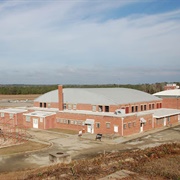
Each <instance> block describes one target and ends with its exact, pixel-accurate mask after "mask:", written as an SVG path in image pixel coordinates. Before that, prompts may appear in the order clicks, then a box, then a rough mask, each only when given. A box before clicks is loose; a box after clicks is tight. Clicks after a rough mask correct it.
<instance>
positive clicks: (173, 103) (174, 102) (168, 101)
mask: <svg viewBox="0 0 180 180" xmlns="http://www.w3.org/2000/svg"><path fill="white" fill-rule="evenodd" d="M163 108H172V109H180V97H178V98H176V97H171V98H170V97H169V98H163Z"/></svg>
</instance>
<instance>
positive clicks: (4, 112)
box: [0, 108, 28, 126]
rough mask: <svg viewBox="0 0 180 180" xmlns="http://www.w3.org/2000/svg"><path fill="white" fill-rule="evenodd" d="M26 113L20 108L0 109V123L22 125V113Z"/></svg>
mask: <svg viewBox="0 0 180 180" xmlns="http://www.w3.org/2000/svg"><path fill="white" fill-rule="evenodd" d="M27 111H28V110H26V109H20V108H7V109H0V123H3V124H9V125H11V126H18V125H23V123H24V122H23V113H25V112H27Z"/></svg>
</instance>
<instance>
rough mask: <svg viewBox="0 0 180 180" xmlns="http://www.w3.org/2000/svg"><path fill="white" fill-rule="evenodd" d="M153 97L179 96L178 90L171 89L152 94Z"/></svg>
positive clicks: (179, 91) (179, 90)
mask: <svg viewBox="0 0 180 180" xmlns="http://www.w3.org/2000/svg"><path fill="white" fill-rule="evenodd" d="M153 95H154V96H159V97H160V96H174V97H179V96H180V89H171V90H165V91H161V92H157V93H155V94H153Z"/></svg>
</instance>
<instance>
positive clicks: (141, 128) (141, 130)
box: [140, 123, 143, 132]
mask: <svg viewBox="0 0 180 180" xmlns="http://www.w3.org/2000/svg"><path fill="white" fill-rule="evenodd" d="M140 132H143V123H141V124H140Z"/></svg>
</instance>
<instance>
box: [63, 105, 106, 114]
mask: <svg viewBox="0 0 180 180" xmlns="http://www.w3.org/2000/svg"><path fill="white" fill-rule="evenodd" d="M76 108H77V105H76V104H64V109H68V110H72V109H73V110H76ZM92 111H93V112H96V111H97V106H96V105H93V106H92ZM98 111H99V112H109V106H102V105H99V106H98Z"/></svg>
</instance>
